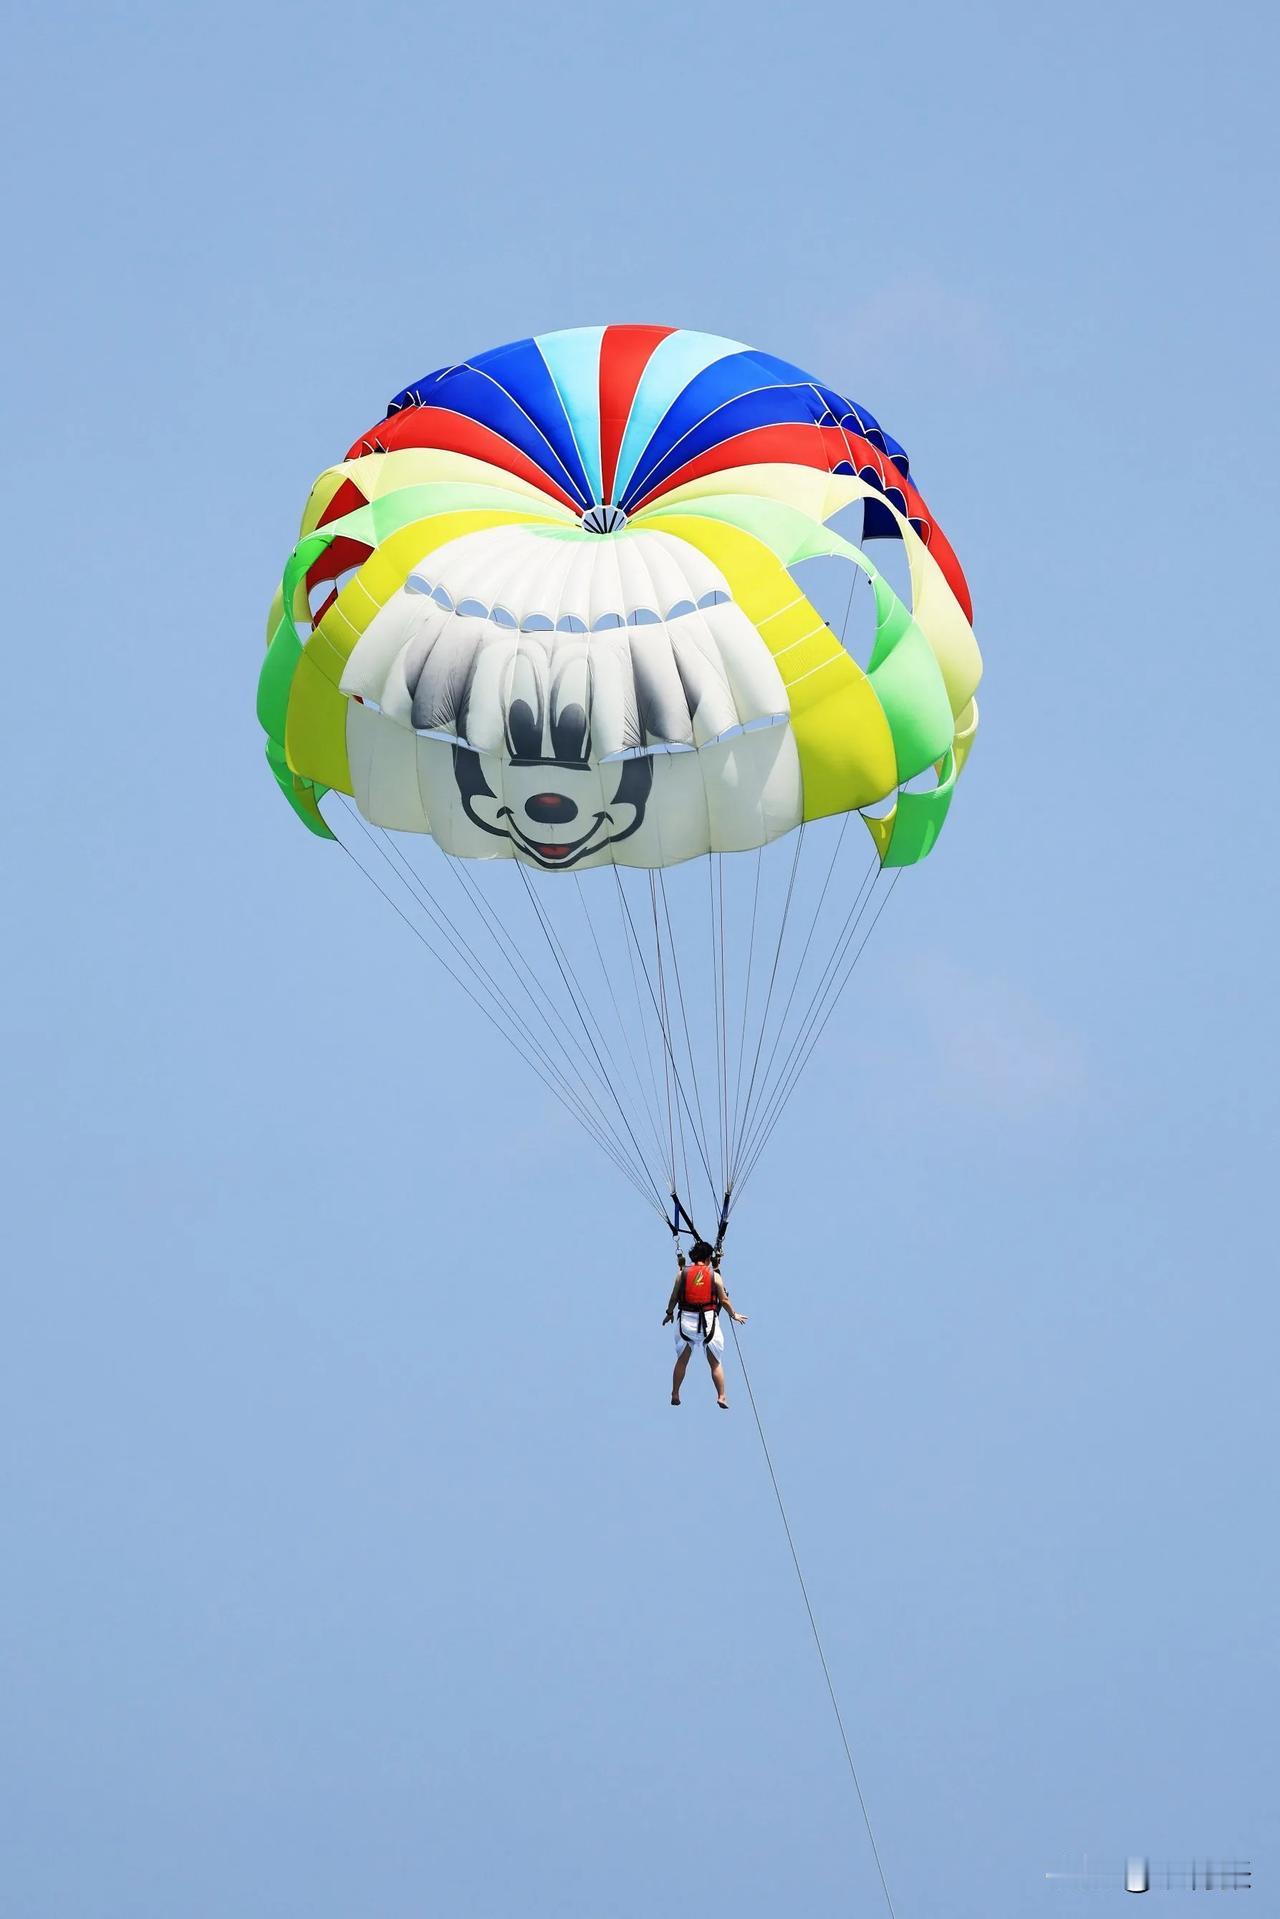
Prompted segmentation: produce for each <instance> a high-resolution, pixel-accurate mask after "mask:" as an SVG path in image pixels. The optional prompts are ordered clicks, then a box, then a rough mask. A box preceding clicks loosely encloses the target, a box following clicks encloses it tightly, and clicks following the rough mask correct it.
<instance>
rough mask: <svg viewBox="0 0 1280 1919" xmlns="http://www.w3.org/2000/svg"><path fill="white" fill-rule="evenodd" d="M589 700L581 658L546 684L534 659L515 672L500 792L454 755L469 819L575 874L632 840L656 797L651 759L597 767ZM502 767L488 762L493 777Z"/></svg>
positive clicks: (464, 753)
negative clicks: (574, 869) (606, 850)
mask: <svg viewBox="0 0 1280 1919" xmlns="http://www.w3.org/2000/svg"><path fill="white" fill-rule="evenodd" d="M521 666H523V667H524V669H525V670H524V672H523V673H521V671H520V667H521ZM588 698H589V691H588V677H587V674H586V671H585V662H584V661H583V660H582V659H581V658H580V657H579V658H576V659H575V658H570V659H569V660H568V661H567V662H565V663H564V664H563V665H562V666H561V669H560V671H559V672H557V673H555V674H553V675H552V676H551V678H550V681H549V683H547V682H546V681H545V680H544V679H543V676H542V675H541V674H540V673H538V672H537V671H536V670H535V667H534V662H533V660H531V659H530V658H529V656H527V655H526V656H525V657H524V659H523V660H522V661H517V662H516V663H515V670H514V671H513V674H512V679H511V682H510V684H509V686H508V689H507V697H506V700H505V702H504V708H503V732H504V748H505V750H504V752H503V753H502V754H501V756H499V757H498V758H497V761H496V771H497V787H498V790H497V791H495V790H494V787H493V786H492V785H491V784H490V781H489V778H488V777H486V771H485V763H484V761H483V760H482V758H481V755H480V754H479V753H478V752H477V751H475V750H474V749H473V748H470V747H466V746H461V745H459V746H456V747H455V748H454V755H453V768H454V778H455V779H456V780H457V783H458V792H459V794H460V796H461V799H462V806H463V811H464V812H465V813H466V815H467V818H468V819H469V820H470V821H471V822H472V824H473V825H474V826H478V827H479V828H480V829H481V831H482V832H485V833H491V834H494V835H495V836H497V837H500V838H503V839H508V840H510V841H511V843H512V844H513V845H514V846H515V848H516V849H517V851H518V852H520V853H522V854H523V855H524V857H525V858H526V859H528V860H531V861H533V863H534V864H535V865H537V866H541V867H543V868H545V869H548V870H550V869H553V868H556V867H568V866H574V865H576V864H577V863H578V862H580V861H581V860H584V859H586V858H587V857H588V856H590V855H591V854H594V853H599V852H600V851H602V849H603V848H604V847H606V846H611V845H613V844H614V843H615V842H617V841H619V840H625V839H627V838H629V837H630V835H631V834H632V833H634V832H635V831H636V830H637V829H638V827H639V826H640V824H641V822H642V821H643V819H644V812H645V807H646V805H647V804H648V800H649V795H650V793H651V792H652V790H653V761H652V759H651V758H650V757H649V756H647V755H632V756H629V757H627V758H625V759H622V760H619V761H614V762H611V763H606V764H601V763H600V762H599V761H596V760H593V759H592V757H591V724H590V716H589V711H588V705H587V701H588ZM494 765H495V762H494V758H493V756H489V767H490V771H491V772H492V771H493V770H494Z"/></svg>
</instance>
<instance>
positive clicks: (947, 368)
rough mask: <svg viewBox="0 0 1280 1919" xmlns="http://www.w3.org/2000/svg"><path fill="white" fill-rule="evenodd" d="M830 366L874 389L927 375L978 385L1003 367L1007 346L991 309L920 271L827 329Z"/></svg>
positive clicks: (889, 284) (877, 292)
mask: <svg viewBox="0 0 1280 1919" xmlns="http://www.w3.org/2000/svg"><path fill="white" fill-rule="evenodd" d="M826 331H827V335H828V338H829V340H830V353H831V363H832V364H833V365H840V364H841V363H843V364H844V365H846V366H850V365H852V366H856V367H857V368H858V369H859V373H860V375H865V377H866V378H867V379H870V380H872V381H885V382H891V381H896V380H897V379H899V378H900V377H901V376H902V375H903V374H904V373H915V374H920V373H924V372H927V374H928V376H929V378H930V380H934V379H937V378H939V377H941V378H945V379H950V380H952V381H957V382H959V383H960V384H962V385H966V386H968V385H980V384H982V383H983V382H985V381H986V380H988V379H990V378H991V377H992V376H993V375H994V374H995V373H996V372H997V371H998V370H999V369H1000V368H1001V367H1002V366H1004V365H1005V364H1006V363H1007V360H1008V356H1009V342H1008V339H1007V337H1006V334H1005V330H1004V328H1003V327H1002V325H1001V323H1000V320H999V317H998V315H997V313H996V310H995V308H994V307H992V306H990V305H989V304H988V303H987V302H986V301H985V300H981V299H979V298H977V297H976V296H975V295H973V294H970V293H965V292H963V291H961V290H960V289H958V288H955V287H949V286H946V285H944V283H943V282H942V281H941V280H939V279H938V278H937V277H936V276H935V275H934V274H931V273H929V272H927V271H924V270H917V271H914V272H910V273H900V274H896V275H894V276H893V277H892V278H891V279H889V280H886V281H885V282H884V284H883V285H882V286H879V287H876V288H875V289H873V291H872V292H870V293H868V294H867V295H866V297H865V298H864V299H862V300H860V301H858V302H857V303H856V304H855V305H854V307H853V308H852V309H851V311H850V312H849V313H847V314H846V315H844V316H842V317H841V318H840V319H839V320H837V321H835V322H833V323H832V325H831V326H830V327H829V328H828V329H826Z"/></svg>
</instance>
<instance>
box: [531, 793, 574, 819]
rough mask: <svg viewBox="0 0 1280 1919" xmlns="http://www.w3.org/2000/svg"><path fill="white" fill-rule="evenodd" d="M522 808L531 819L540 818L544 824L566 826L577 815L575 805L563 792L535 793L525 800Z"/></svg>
mask: <svg viewBox="0 0 1280 1919" xmlns="http://www.w3.org/2000/svg"><path fill="white" fill-rule="evenodd" d="M524 810H525V812H526V813H527V814H528V815H529V818H530V819H531V820H541V821H542V823H543V824H544V825H545V826H567V825H568V824H569V821H570V820H576V819H577V817H578V809H577V807H576V806H575V805H574V803H573V801H572V800H571V799H568V798H566V796H565V795H564V794H563V793H535V794H534V796H533V798H532V799H531V800H526V801H525V803H524Z"/></svg>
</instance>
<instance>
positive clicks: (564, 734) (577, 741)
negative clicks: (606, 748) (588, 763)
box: [551, 700, 588, 760]
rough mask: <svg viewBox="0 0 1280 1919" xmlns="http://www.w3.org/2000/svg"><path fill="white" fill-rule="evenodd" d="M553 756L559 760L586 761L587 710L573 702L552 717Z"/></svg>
mask: <svg viewBox="0 0 1280 1919" xmlns="http://www.w3.org/2000/svg"><path fill="white" fill-rule="evenodd" d="M551 754H552V758H553V759H557V760H585V759H586V758H587V757H588V753H587V710H586V708H585V707H584V706H579V705H578V703H577V701H576V700H571V701H570V702H569V704H568V705H567V706H562V707H561V708H560V710H559V712H557V713H553V714H552V715H551Z"/></svg>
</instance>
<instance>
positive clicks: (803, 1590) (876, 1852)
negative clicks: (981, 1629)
mask: <svg viewBox="0 0 1280 1919" xmlns="http://www.w3.org/2000/svg"><path fill="white" fill-rule="evenodd" d="M729 1326H730V1329H731V1331H732V1333H733V1343H734V1347H735V1348H736V1350H737V1354H738V1364H739V1366H741V1368H742V1380H743V1384H744V1385H745V1386H746V1389H747V1398H748V1399H749V1400H750V1401H751V1411H752V1413H753V1414H754V1416H755V1422H756V1431H757V1432H758V1433H759V1435H760V1445H761V1449H762V1450H763V1452H764V1461H765V1465H766V1466H767V1467H768V1468H769V1480H770V1483H771V1484H772V1486H773V1496H774V1498H775V1499H776V1500H777V1502H778V1512H779V1514H780V1515H781V1518H782V1529H783V1531H784V1532H785V1533H786V1535H787V1545H788V1547H789V1548H790V1550H791V1563H792V1565H793V1566H794V1567H795V1569H796V1578H797V1579H798V1580H799V1582H800V1596H801V1598H802V1599H803V1600H804V1609H805V1611H806V1612H807V1613H808V1615H809V1626H810V1629H811V1631H812V1633H813V1643H814V1645H815V1646H816V1647H817V1649H818V1659H819V1661H820V1662H821V1665H822V1677H823V1678H824V1679H825V1680H826V1682H827V1692H828V1694H829V1695H830V1698H831V1710H832V1712H834V1714H835V1716H836V1725H837V1726H838V1728H839V1730H840V1743H841V1745H842V1746H843V1747H844V1756H845V1758H846V1759H847V1760H848V1762H849V1777H850V1778H851V1779H852V1780H853V1789H854V1791H855V1793H856V1794H857V1795H858V1806H859V1809H860V1810H861V1813H862V1823H863V1825H864V1826H865V1827H866V1829H867V1838H868V1839H869V1840H870V1841H871V1855H872V1857H873V1858H874V1860H875V1862H876V1871H877V1872H878V1873H879V1875H880V1885H881V1888H882V1890H883V1892H884V1902H885V1904H886V1906H887V1907H888V1908H889V1919H897V1915H896V1913H895V1912H894V1909H893V1900H892V1899H891V1898H890V1896H889V1882H888V1880H887V1879H886V1877H885V1871H884V1865H883V1863H882V1861H881V1858H880V1848H879V1846H878V1845H877V1844H876V1836H875V1833H874V1832H873V1831H872V1827H871V1814H870V1813H869V1812H868V1811H867V1802H866V1800H865V1798H864V1797H863V1793H862V1786H861V1783H860V1781H859V1779H858V1768H857V1767H856V1766H855V1765H854V1763H853V1752H852V1749H851V1747H850V1745H849V1735H848V1733H847V1732H846V1731H845V1729H844V1718H843V1716H842V1714H841V1712H840V1701H839V1700H838V1699H837V1698H836V1689H835V1685H834V1683H833V1681H832V1678H831V1668H830V1667H829V1666H828V1664H827V1655H826V1653H825V1652H824V1650H823V1646H822V1635H821V1633H820V1632H819V1631H818V1622H817V1620H816V1619H815V1618H814V1613H813V1607H812V1605H811V1604H810V1601H809V1588H808V1587H807V1586H806V1585H805V1581H804V1574H803V1572H802V1571H801V1570H800V1555H799V1554H798V1553H797V1551H796V1542H795V1540H794V1539H793V1537H792V1534H791V1522H790V1520H789V1519H788V1518H787V1509H786V1507H785V1505H784V1504H783V1501H782V1489H781V1487H780V1486H779V1485H778V1475H777V1473H776V1472H775V1471H774V1469H773V1459H772V1456H771V1454H770V1452H769V1442H768V1440H767V1439H766V1438H765V1436H764V1425H763V1422H762V1421H761V1418H760V1408H759V1407H758V1406H757V1405H756V1396H755V1393H754V1392H753V1391H752V1388H751V1375H750V1373H749V1372H748V1371H747V1362H746V1360H745V1359H744V1358H743V1357H742V1342H741V1341H740V1340H739V1338H738V1328H737V1325H736V1324H735V1322H734V1321H733V1320H732V1319H731V1320H730V1321H729Z"/></svg>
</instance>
